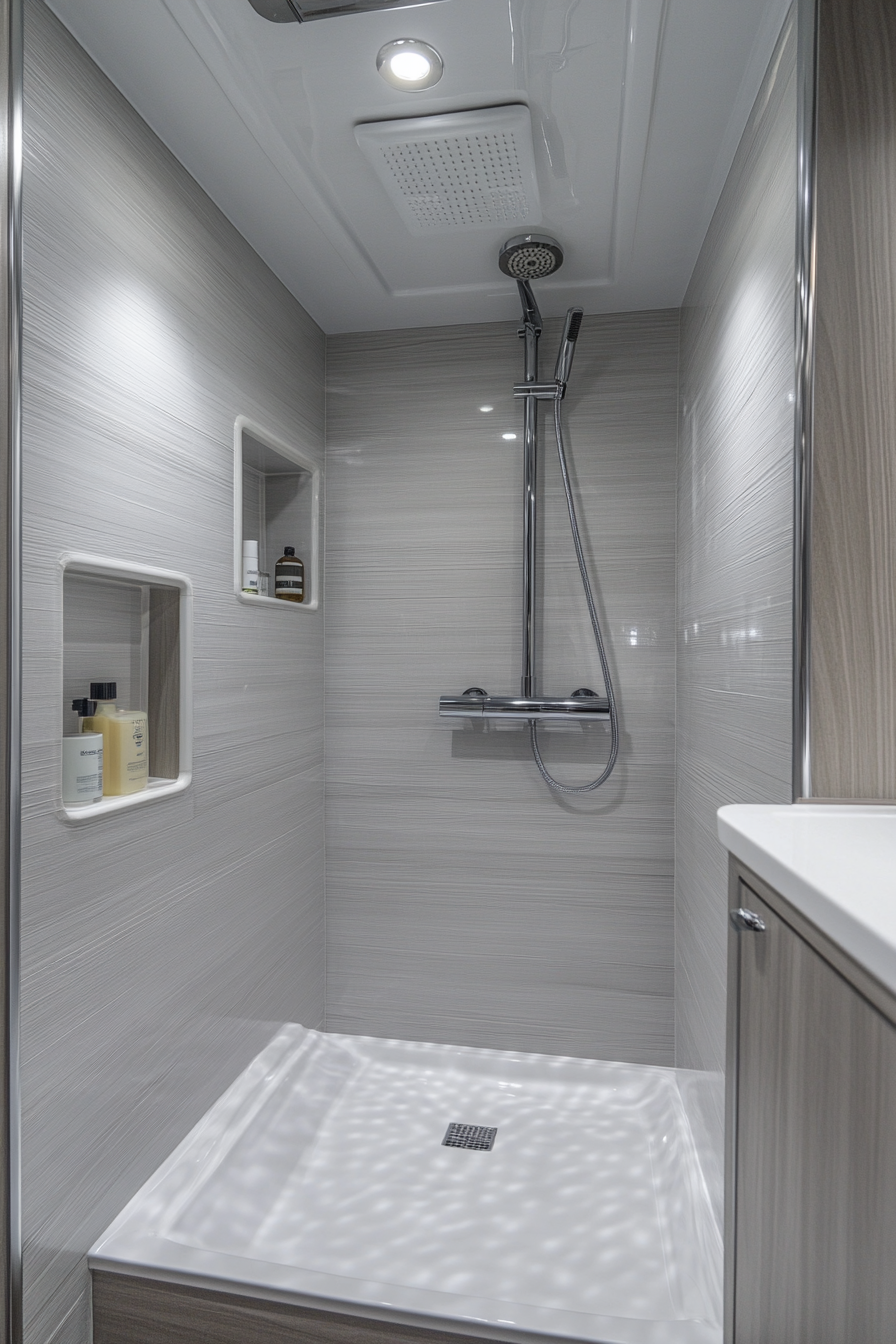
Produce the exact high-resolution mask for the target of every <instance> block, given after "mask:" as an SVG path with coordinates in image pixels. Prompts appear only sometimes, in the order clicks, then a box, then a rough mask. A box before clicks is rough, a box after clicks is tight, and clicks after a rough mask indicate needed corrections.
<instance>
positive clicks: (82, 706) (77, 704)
mask: <svg viewBox="0 0 896 1344" xmlns="http://www.w3.org/2000/svg"><path fill="white" fill-rule="evenodd" d="M72 709H73V710H74V711H75V713H76V714H77V716H78V718H79V719H90V718H92V717H93V715H94V714H95V713H96V701H95V700H73V701H72Z"/></svg>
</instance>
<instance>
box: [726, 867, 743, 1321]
mask: <svg viewBox="0 0 896 1344" xmlns="http://www.w3.org/2000/svg"><path fill="white" fill-rule="evenodd" d="M739 897H740V880H739V875H738V872H737V869H736V867H735V861H734V859H733V858H732V857H731V855H729V856H728V903H729V907H730V906H732V905H736V904H737V903H738V901H739ZM739 1049H740V936H739V934H738V932H737V929H736V927H735V925H734V924H733V922H732V921H731V920H729V921H728V1000H727V1018H726V1048H725V1213H724V1229H723V1245H724V1248H725V1250H724V1262H725V1267H724V1324H723V1336H722V1337H723V1340H724V1344H734V1326H735V1301H736V1294H737V1282H736V1272H737V1068H738V1054H739Z"/></svg>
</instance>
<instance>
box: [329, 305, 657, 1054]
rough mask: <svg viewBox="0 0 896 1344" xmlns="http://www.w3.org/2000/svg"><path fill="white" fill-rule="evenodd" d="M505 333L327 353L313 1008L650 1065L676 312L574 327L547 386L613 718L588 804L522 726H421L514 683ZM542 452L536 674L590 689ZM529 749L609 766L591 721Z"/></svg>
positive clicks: (572, 764)
mask: <svg viewBox="0 0 896 1344" xmlns="http://www.w3.org/2000/svg"><path fill="white" fill-rule="evenodd" d="M516 330H517V329H516V324H506V325H505V324H497V325H486V326H472V327H449V328H440V329H427V330H420V331H408V332H386V333H379V334H372V335H363V336H350V337H338V338H331V339H330V341H329V343H328V484H327V489H328V496H327V498H328V506H327V580H326V582H327V696H328V718H327V759H328V765H327V770H328V782H327V789H328V794H327V838H328V868H327V891H328V909H327V927H328V1025H329V1026H330V1027H331V1028H332V1029H334V1030H340V1031H341V1030H346V1031H352V1032H354V1031H357V1032H363V1033H368V1034H374V1035H384V1036H401V1037H404V1038H411V1039H424V1040H425V1039H429V1040H440V1041H449V1042H457V1043H460V1044H471V1045H482V1046H491V1047H500V1048H507V1049H526V1050H539V1051H546V1052H557V1053H561V1054H574V1055H588V1056H596V1057H604V1058H616V1059H627V1060H636V1061H641V1062H647V1063H668V1062H671V1057H672V749H673V708H674V706H673V699H674V688H673V673H674V667H673V628H672V621H673V601H674V524H675V504H674V492H675V447H676V432H677V423H676V410H677V369H678V314H677V312H659V313H632V314H626V315H620V316H615V317H600V318H587V317H586V319H585V323H584V326H583V328H582V334H581V336H580V338H579V342H578V353H577V355H576V361H575V366H574V368H573V375H572V381H571V384H570V389H569V394H568V396H567V399H566V402H565V403H564V407H565V412H564V413H565V415H566V418H567V423H568V426H569V443H570V451H571V457H572V461H573V464H574V479H575V482H576V489H577V497H578V500H579V511H580V517H581V521H582V534H583V538H584V544H585V548H586V552H587V555H588V557H589V562H590V564H591V572H592V574H593V576H594V582H595V592H596V594H597V601H598V605H599V608H600V611H601V614H602V617H603V619H604V623H605V630H606V633H607V637H608V643H609V647H610V659H611V664H612V668H613V673H614V675H615V677H616V685H617V688H618V695H619V702H620V707H621V725H622V750H621V759H620V765H619V768H618V770H617V772H616V774H615V775H614V777H613V779H612V780H611V781H610V783H609V785H608V786H607V787H606V788H605V789H602V790H600V791H599V792H598V793H597V794H591V795H588V796H587V797H586V798H584V799H573V800H569V799H561V798H560V797H558V796H556V795H554V794H552V793H550V792H549V791H548V790H547V788H546V786H545V785H544V784H543V783H542V781H541V779H540V777H539V776H538V773H537V771H536V768H535V765H534V764H533V762H532V759H531V756H530V753H529V745H528V738H527V733H526V731H525V729H524V728H523V729H519V728H513V729H506V730H505V729H501V730H498V731H487V732H476V731H473V730H472V729H470V728H469V727H467V726H466V725H463V724H459V723H458V721H456V720H445V719H441V720H440V719H439V716H438V698H439V695H440V694H441V693H443V692H444V693H448V692H455V693H458V692H462V691H464V690H465V689H466V688H467V687H469V686H482V687H484V688H485V689H486V690H488V691H490V692H492V693H494V694H500V693H508V692H510V693H514V692H516V691H517V689H518V687H519V676H520V613H521V554H522V526H521V495H522V466H521V451H520V450H521V410H520V406H519V403H515V402H514V401H513V398H512V394H511V388H512V385H513V384H514V382H516V381H518V379H519V378H520V376H521V371H520V360H521V342H520V341H519V340H518V338H517V334H516ZM558 336H559V332H558V326H557V324H556V323H548V324H547V331H546V335H545V337H544V340H543V342H542V349H543V355H542V360H543V365H542V367H543V369H544V371H545V372H549V371H550V370H551V369H552V368H553V365H554V359H555V355H556V349H557V341H558ZM483 406H490V407H492V408H493V409H492V410H489V411H482V410H481V409H480V407H483ZM503 434H516V435H518V436H519V437H517V438H516V439H515V440H514V439H511V440H505V439H504V438H503V437H502V435H503ZM542 443H543V451H542V464H543V480H544V482H545V492H544V507H543V509H542V511H541V522H540V528H541V533H540V535H541V550H542V557H543V564H542V575H543V583H542V586H541V588H540V590H539V607H540V613H541V615H540V622H539V646H540V650H541V652H540V655H539V658H540V665H539V686H540V688H541V689H542V690H543V691H544V692H545V693H547V694H569V693H570V692H571V691H573V690H574V689H576V688H577V687H579V686H588V685H590V686H592V687H593V689H595V690H597V691H598V692H600V691H601V690H602V687H601V678H600V671H599V665H598V662H597V657H596V654H595V651H594V647H593V640H592V635H591V631H590V626H589V624H588V617H587V610H586V608H585V603H584V599H583V596H582V591H581V583H580V579H579V575H578V571H577V569H576V564H575V557H574V553H573V550H572V544H571V541H570V535H569V523H568V519H567V516H566V506H565V501H564V498H563V494H562V486H561V483H560V479H559V471H558V468H557V460H556V449H555V448H554V447H553V446H552V441H551V440H550V439H549V438H548V437H547V435H546V434H545V435H543V438H542ZM563 727H564V728H565V727H566V725H563ZM543 739H544V742H545V744H546V745H545V754H546V758H547V761H548V764H549V765H550V766H553V767H554V770H555V773H556V774H557V775H559V776H560V778H561V779H565V780H569V781H571V782H579V781H582V780H587V779H589V778H592V779H593V778H594V777H595V775H596V774H598V773H599V772H600V768H601V762H602V761H603V760H605V758H606V750H607V730H606V728H605V727H603V726H601V727H598V728H595V729H592V730H589V735H587V736H586V734H585V733H583V732H582V730H581V728H578V727H576V728H574V730H573V731H565V732H559V731H551V732H546V733H544V735H543Z"/></svg>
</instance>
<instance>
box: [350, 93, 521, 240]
mask: <svg viewBox="0 0 896 1344" xmlns="http://www.w3.org/2000/svg"><path fill="white" fill-rule="evenodd" d="M355 139H356V140H357V142H358V144H359V145H360V147H361V149H362V150H363V151H364V153H365V154H366V156H367V158H368V159H369V160H370V163H371V164H372V166H373V169H374V171H375V172H376V174H377V176H378V177H379V179H380V181H381V182H382V184H383V186H384V187H385V189H386V192H387V194H388V196H389V199H390V200H391V201H392V203H393V205H394V206H395V207H396V209H397V210H398V213H399V214H400V215H401V217H402V219H403V220H404V222H405V224H406V225H407V226H408V228H409V229H410V231H411V233H416V234H434V233H455V232H457V231H458V230H459V229H463V230H466V231H469V230H470V229H488V228H494V227H496V226H497V225H500V226H502V227H506V226H508V225H514V226H516V225H523V224H526V225H529V224H537V223H538V222H539V220H540V219H541V203H540V201H539V197H538V181H537V179H536V176H535V156H534V153H533V149H532V122H531V120H530V118H529V109H528V107H524V106H522V105H520V104H513V105H512V106H510V107H485V108H479V109H477V110H476V111H474V112H451V113H448V114H446V115H445V116H438V117H413V118H410V119H406V120H401V121H370V122H364V123H362V124H361V125H360V126H356V127H355Z"/></svg>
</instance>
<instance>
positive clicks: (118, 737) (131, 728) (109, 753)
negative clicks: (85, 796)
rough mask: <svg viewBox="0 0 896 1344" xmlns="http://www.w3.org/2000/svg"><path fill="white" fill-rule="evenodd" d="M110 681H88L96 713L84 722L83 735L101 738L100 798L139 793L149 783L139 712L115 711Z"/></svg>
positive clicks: (142, 716) (144, 726) (144, 725)
mask: <svg viewBox="0 0 896 1344" xmlns="http://www.w3.org/2000/svg"><path fill="white" fill-rule="evenodd" d="M117 694H118V686H117V684H116V683H115V682H114V681H92V682H91V683H90V698H91V700H95V701H96V702H97V705H96V713H95V714H94V715H93V717H92V718H89V719H85V720H84V728H83V731H84V732H85V733H102V735H103V797H104V798H119V797H121V796H122V795H124V794H128V793H139V792H140V790H141V789H145V788H146V785H147V783H148V782H149V730H148V724H147V719H146V714H145V712H144V711H143V710H142V709H119V708H118V706H117V705H116V703H115V697H116V695H117Z"/></svg>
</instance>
